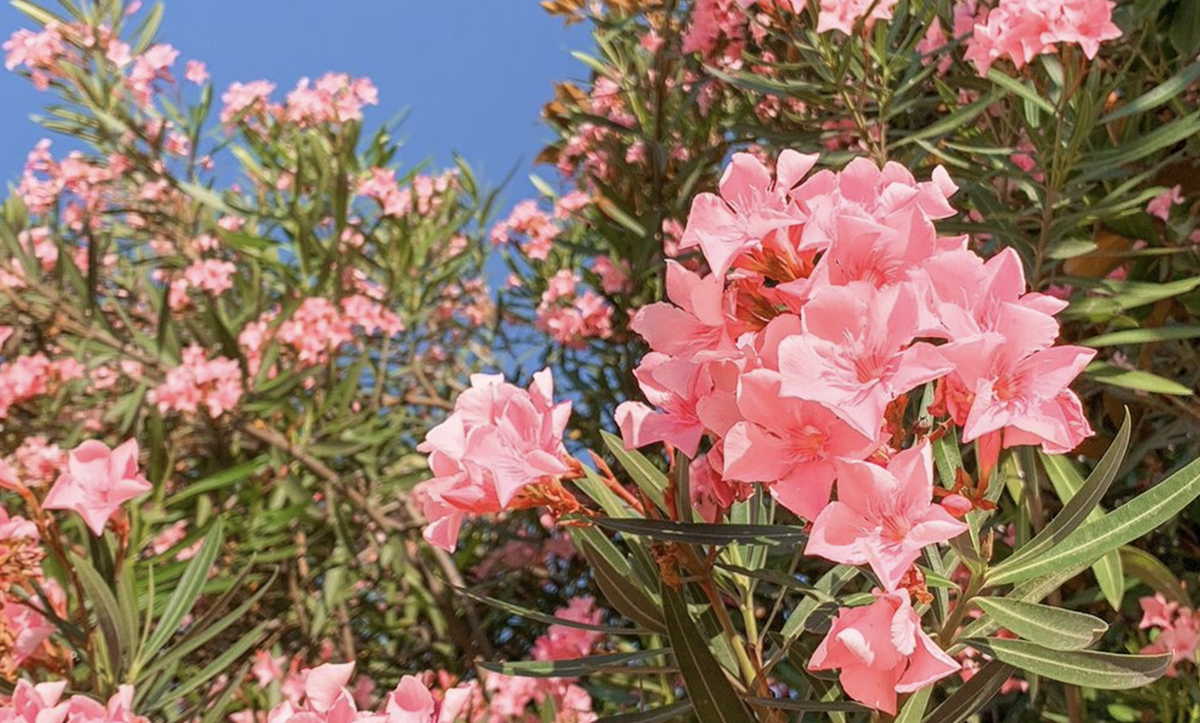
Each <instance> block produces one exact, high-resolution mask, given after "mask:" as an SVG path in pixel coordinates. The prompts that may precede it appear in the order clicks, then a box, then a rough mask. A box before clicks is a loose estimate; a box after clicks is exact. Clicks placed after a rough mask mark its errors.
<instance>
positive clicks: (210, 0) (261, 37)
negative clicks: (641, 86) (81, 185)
mask: <svg viewBox="0 0 1200 723" xmlns="http://www.w3.org/2000/svg"><path fill="white" fill-rule="evenodd" d="M50 4H51V5H53V3H50ZM146 4H147V6H148V5H149V4H150V3H149V2H147V3H146ZM28 25H30V23H29V21H27V19H26V18H25V16H24V15H22V14H20V13H19V12H17V11H16V10H14V9H13V8H12V7H10V6H9V5H8V4H7V2H4V3H3V4H2V5H0V36H2V37H3V39H5V40H6V39H7V38H8V36H9V35H10V34H11V33H12V32H13V31H14V30H16V29H17V28H19V27H26V26H28ZM161 37H162V39H163V40H164V41H165V42H169V43H171V44H172V45H174V46H175V47H177V48H179V50H180V51H181V56H180V61H179V66H180V68H182V65H183V63H184V61H186V60H187V59H191V58H195V59H198V60H203V61H205V62H206V63H207V64H208V69H209V72H210V73H211V74H212V76H213V81H214V83H215V85H216V87H217V90H218V91H220V90H223V89H224V88H225V87H226V86H228V85H229V83H231V82H232V81H235V80H241V81H246V80H255V79H259V78H263V79H267V80H271V81H273V82H274V83H276V85H278V86H279V92H280V93H283V92H286V91H287V90H290V89H291V88H292V87H293V86H294V85H295V82H296V80H297V79H299V78H300V77H302V76H311V77H316V76H318V75H320V74H322V73H324V72H326V71H329V70H334V71H344V72H347V73H350V74H351V75H355V76H359V75H365V76H367V77H370V78H371V79H372V80H373V81H374V82H375V84H376V85H378V86H379V90H380V105H379V107H378V108H375V109H372V110H371V111H370V112H369V113H368V116H367V120H368V122H375V123H379V122H383V121H386V120H388V119H390V118H392V117H393V116H394V115H395V114H396V113H398V112H399V111H402V110H407V111H408V117H407V119H406V121H405V123H404V125H403V126H402V128H401V131H400V133H399V135H400V136H401V137H403V138H405V139H406V141H407V142H406V144H405V148H404V149H403V150H402V151H401V154H400V156H401V158H402V160H403V161H404V163H405V164H412V163H415V162H417V161H421V160H425V159H433V160H434V161H435V163H438V164H440V165H446V164H449V162H450V158H451V153H452V152H458V153H459V154H460V155H462V156H463V157H464V158H466V159H467V161H468V162H469V163H470V164H471V165H472V166H473V167H475V168H476V170H478V171H480V172H481V176H482V177H483V178H484V179H486V180H488V181H490V182H491V183H493V184H498V183H500V181H502V180H503V179H504V177H505V176H506V175H507V174H508V172H509V171H511V170H512V169H513V168H514V167H515V166H517V165H518V164H520V172H519V173H518V175H517V176H516V177H515V178H514V179H513V181H512V183H511V184H510V186H509V187H508V188H507V189H506V192H505V194H504V197H505V199H506V200H508V201H509V202H512V201H514V200H517V199H519V198H521V197H523V196H525V195H528V194H531V193H532V192H533V191H532V188H531V187H530V185H529V183H528V181H527V180H526V176H527V175H528V173H529V172H530V170H531V168H532V161H533V158H534V156H536V155H537V152H538V151H539V150H540V149H541V147H542V145H544V142H545V141H546V140H548V139H549V138H550V133H549V131H548V130H547V129H546V128H544V127H543V126H542V125H541V124H540V122H539V113H540V111H541V107H542V104H543V103H544V102H545V101H546V100H547V99H548V98H550V94H551V83H552V81H554V80H561V79H566V78H578V77H580V76H583V75H584V69H583V66H582V65H581V64H580V63H579V62H578V61H576V60H575V59H574V58H572V57H571V54H570V51H571V50H575V49H583V48H587V47H589V46H590V39H589V37H588V35H587V33H586V30H585V29H583V28H582V27H581V26H574V27H571V28H564V26H563V24H562V23H561V21H559V20H557V19H555V18H551V17H549V16H547V15H546V14H545V13H544V12H542V10H541V9H540V8H539V7H538V3H537V2H536V0H422V1H418V0H167V1H166V15H165V18H164V21H163V25H162V30H161ZM0 71H2V69H0ZM48 99H49V96H48V95H46V94H42V93H38V92H36V91H34V90H33V89H32V88H31V87H30V86H29V85H28V83H26V82H25V81H24V80H22V79H20V78H18V77H16V76H15V75H12V74H11V73H4V72H0V138H2V139H3V141H2V142H0V178H2V179H5V180H9V179H13V178H15V177H16V176H17V175H18V174H19V173H20V167H21V164H22V163H23V162H24V158H25V154H26V153H27V152H28V150H29V149H30V148H31V147H32V146H33V144H34V143H35V142H36V141H37V140H38V139H39V138H41V137H44V136H46V132H45V131H44V130H42V129H41V128H39V127H38V126H37V125H36V124H34V123H33V122H32V121H31V120H29V116H30V115H31V114H34V113H36V112H38V110H39V108H40V107H41V105H42V104H43V103H44V102H46V101H47V100H48ZM59 145H61V144H59ZM541 173H542V175H543V176H548V175H550V174H552V173H553V171H552V169H548V168H547V169H542V170H541Z"/></svg>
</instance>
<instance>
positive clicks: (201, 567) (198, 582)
mask: <svg viewBox="0 0 1200 723" xmlns="http://www.w3.org/2000/svg"><path fill="white" fill-rule="evenodd" d="M224 539H225V535H224V531H223V529H222V525H221V518H219V517H218V518H217V519H216V520H215V521H214V522H213V526H212V529H211V530H209V532H208V535H207V536H206V537H205V538H204V542H203V543H201V545H200V549H199V550H198V551H197V552H196V556H195V557H193V558H192V560H191V562H190V563H188V566H187V569H186V570H184V572H183V576H182V577H180V578H179V582H178V583H177V584H176V586H175V591H174V592H172V593H171V597H170V598H169V599H168V600H167V606H166V607H165V608H164V609H163V614H162V615H161V616H160V617H159V619H158V627H156V628H155V629H154V633H153V634H152V635H151V636H150V639H149V640H148V641H146V645H145V647H144V648H142V650H140V651H139V652H138V659H139V661H148V660H152V659H153V658H154V656H155V655H156V654H157V653H158V651H159V650H161V649H162V647H163V646H164V645H166V644H167V641H168V640H170V639H171V636H173V635H174V634H175V632H176V631H177V630H179V625H180V623H182V622H183V619H184V617H185V616H187V614H188V613H189V612H190V611H191V609H192V607H193V606H194V605H195V604H196V600H197V598H199V597H200V592H201V590H203V589H204V582H205V581H206V580H207V579H208V573H209V571H210V570H212V566H213V563H214V562H215V561H216V559H217V553H218V552H220V549H221V544H222V543H223V542H224Z"/></svg>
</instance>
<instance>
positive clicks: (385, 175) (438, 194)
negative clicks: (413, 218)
mask: <svg viewBox="0 0 1200 723" xmlns="http://www.w3.org/2000/svg"><path fill="white" fill-rule="evenodd" d="M457 186H458V173H457V172H456V171H447V172H445V173H442V174H440V175H437V176H428V175H420V176H417V177H416V178H414V179H412V183H411V186H403V187H402V186H401V185H400V183H399V181H398V180H397V179H396V172H395V171H393V170H392V169H390V168H372V169H371V170H370V171H369V172H368V174H367V177H366V178H364V179H362V180H361V181H359V183H358V189H357V191H356V193H357V194H358V195H359V196H362V197H363V198H369V199H371V200H372V201H375V202H376V203H378V204H379V209H380V212H381V213H383V215H384V216H389V217H391V218H405V217H406V216H408V215H409V214H411V213H413V212H414V211H416V213H417V214H418V215H420V216H428V215H429V214H431V213H433V212H435V211H437V210H438V209H440V208H441V207H442V204H443V203H444V195H445V193H446V192H447V191H449V190H451V189H453V188H456V187H457Z"/></svg>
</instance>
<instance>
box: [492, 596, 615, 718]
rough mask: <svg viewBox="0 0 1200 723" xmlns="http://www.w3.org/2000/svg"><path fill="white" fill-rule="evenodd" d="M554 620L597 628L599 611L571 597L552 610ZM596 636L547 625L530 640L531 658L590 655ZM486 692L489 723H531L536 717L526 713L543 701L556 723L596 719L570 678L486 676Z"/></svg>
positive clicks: (585, 695) (586, 600)
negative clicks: (549, 703) (548, 703)
mask: <svg viewBox="0 0 1200 723" xmlns="http://www.w3.org/2000/svg"><path fill="white" fill-rule="evenodd" d="M554 615H555V617H558V618H562V619H564V620H570V621H572V622H577V623H584V624H587V625H598V624H599V623H600V620H601V618H602V612H601V611H600V610H598V609H596V606H595V601H594V600H592V598H590V597H577V598H572V599H571V601H570V602H569V603H568V604H567V605H566V606H565V607H560V608H559V609H558V610H556V611H554ZM599 639H600V633H598V632H594V631H590V630H582V629H580V628H575V627H568V626H566V625H551V626H550V627H549V629H548V630H547V631H546V633H545V634H544V635H542V636H541V637H539V638H538V639H537V640H535V641H534V644H533V650H532V651H531V657H532V658H533V659H534V660H572V659H576V658H583V657H586V656H588V655H590V654H591V653H592V650H593V648H595V646H596V643H597V641H599ZM484 685H485V688H486V689H487V692H488V698H489V701H488V712H489V713H490V716H489V720H490V721H491V723H500V721H505V720H508V721H528V723H535V721H536V720H537V716H536V715H535V714H533V713H532V712H530V706H531V704H542V703H544V702H546V701H547V700H549V701H552V702H553V703H554V710H556V711H557V712H558V717H557V718H556V719H555V721H556V723H592V721H595V720H596V718H597V716H596V714H595V713H593V712H592V698H591V696H590V695H588V692H587V691H586V690H584V689H583V688H582V687H580V686H579V685H577V684H576V682H575V679H574V678H517V677H511V676H507V675H495V674H493V675H489V676H488V677H487V678H486V680H485V681H484Z"/></svg>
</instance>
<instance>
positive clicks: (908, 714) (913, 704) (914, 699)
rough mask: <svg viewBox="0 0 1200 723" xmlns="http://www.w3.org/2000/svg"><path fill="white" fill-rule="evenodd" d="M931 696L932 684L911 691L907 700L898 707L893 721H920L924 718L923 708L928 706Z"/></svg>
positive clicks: (908, 722) (901, 722) (919, 722)
mask: <svg viewBox="0 0 1200 723" xmlns="http://www.w3.org/2000/svg"><path fill="white" fill-rule="evenodd" d="M932 696H933V686H932V685H931V686H927V687H925V688H922V689H920V690H918V691H917V692H916V693H913V694H912V695H911V696H909V698H908V702H907V703H905V704H904V707H903V708H902V709H900V715H898V716H896V720H895V723H921V721H922V720H924V718H925V709H926V708H928V707H929V699H930V697H932Z"/></svg>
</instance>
